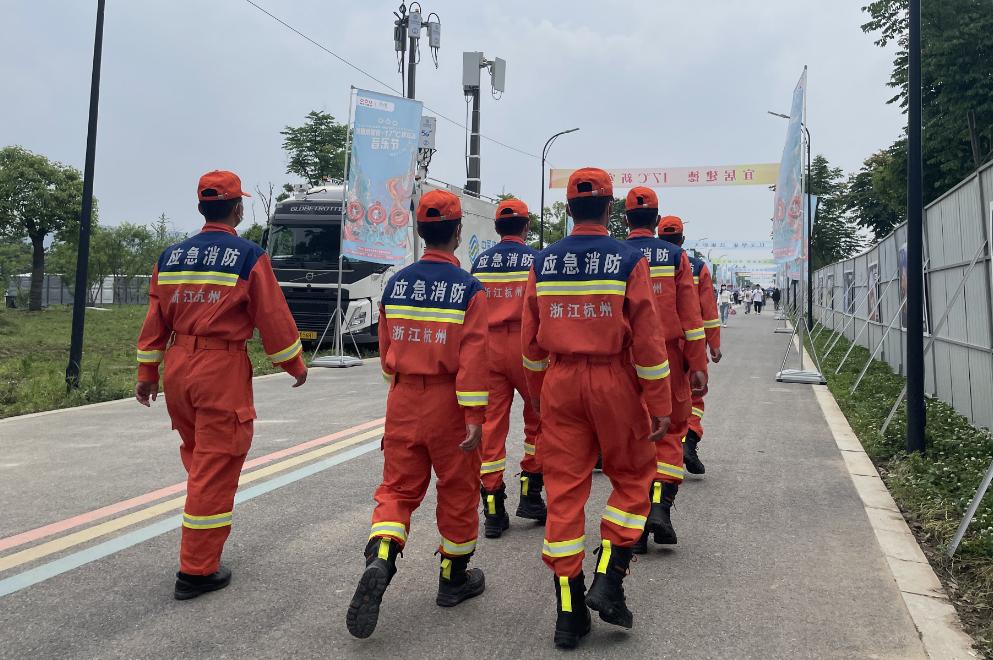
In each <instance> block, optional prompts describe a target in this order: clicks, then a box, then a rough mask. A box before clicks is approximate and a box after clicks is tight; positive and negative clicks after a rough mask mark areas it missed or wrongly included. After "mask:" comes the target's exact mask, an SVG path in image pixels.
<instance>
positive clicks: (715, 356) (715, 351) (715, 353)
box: [710, 346, 724, 364]
mask: <svg viewBox="0 0 993 660" xmlns="http://www.w3.org/2000/svg"><path fill="white" fill-rule="evenodd" d="M722 357H724V354H723V353H721V349H719V348H714V347H713V346H711V347H710V359H711V360H713V361H714V364H717V363H718V362H720V361H721V358H722Z"/></svg>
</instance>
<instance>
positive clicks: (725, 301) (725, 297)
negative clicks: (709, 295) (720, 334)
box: [717, 284, 731, 328]
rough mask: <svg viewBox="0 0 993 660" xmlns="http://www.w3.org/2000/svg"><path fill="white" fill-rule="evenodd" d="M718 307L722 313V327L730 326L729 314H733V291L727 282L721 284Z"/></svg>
mask: <svg viewBox="0 0 993 660" xmlns="http://www.w3.org/2000/svg"><path fill="white" fill-rule="evenodd" d="M717 309H718V310H720V313H721V327H724V328H726V327H728V316H730V314H731V292H730V291H728V287H727V285H726V284H722V285H721V291H720V293H718V294H717Z"/></svg>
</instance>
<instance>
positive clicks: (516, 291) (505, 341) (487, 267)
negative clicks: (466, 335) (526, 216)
mask: <svg viewBox="0 0 993 660" xmlns="http://www.w3.org/2000/svg"><path fill="white" fill-rule="evenodd" d="M537 253H538V251H537V250H535V249H533V248H531V247H529V246H528V245H527V244H526V243H525V242H524V241H523V240H522V239H521V238H520V237H519V236H506V237H504V239H503V240H502V241H500V242H499V243H497V244H496V245H495V246H493V247H491V248H490V249H489V250H486V251H485V252H483V253H482V254H481V255H479V257H477V258H476V262H475V264H473V268H472V274H473V275H475V276H476V278H477V279H478V280H479V281H480V282H482V284H483V287H484V288H485V290H486V299H487V300H486V306H487V309H488V310H489V359H490V380H489V392H490V402H489V405H488V406H487V407H486V423H485V424H483V443H482V459H483V462H482V465H481V466H480V480H481V481H482V485H483V488H485V489H486V490H487V491H497V490H499V489H500V487H501V486H502V485H503V473H504V471H505V470H506V468H507V433H508V431H509V430H510V406H511V404H513V402H514V392H515V391H517V392H519V393H520V395H521V397H522V398H523V399H524V459H523V460H522V461H521V469H522V470H524V471H525V472H541V467H540V465H539V464H538V461H537V460H535V457H534V447H535V438H536V437H537V435H538V412H537V411H536V410H535V409H534V406H533V405H531V397H529V396H528V389H527V381H526V380H525V377H524V365H523V364H521V312H522V309H523V305H524V287H525V285H526V283H527V281H528V271H529V270H530V269H531V264H532V263H533V262H534V256H535V255H536V254H537Z"/></svg>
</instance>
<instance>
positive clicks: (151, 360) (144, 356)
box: [138, 348, 165, 364]
mask: <svg viewBox="0 0 993 660" xmlns="http://www.w3.org/2000/svg"><path fill="white" fill-rule="evenodd" d="M163 355H165V351H143V350H141V349H140V348H139V349H138V362H141V363H142V364H158V363H159V362H161V361H162V356H163Z"/></svg>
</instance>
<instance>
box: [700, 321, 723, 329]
mask: <svg viewBox="0 0 993 660" xmlns="http://www.w3.org/2000/svg"><path fill="white" fill-rule="evenodd" d="M703 327H705V328H719V327H721V320H720V319H709V320H706V321H704V322H703Z"/></svg>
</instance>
